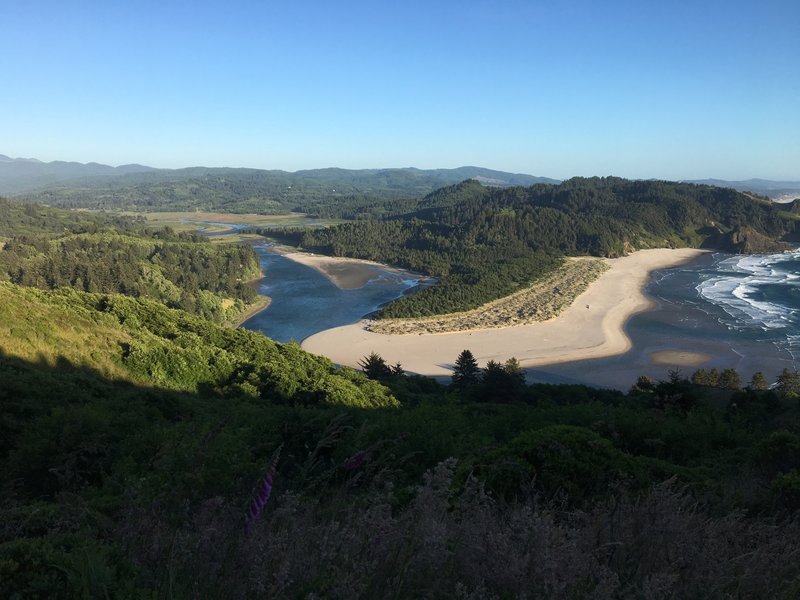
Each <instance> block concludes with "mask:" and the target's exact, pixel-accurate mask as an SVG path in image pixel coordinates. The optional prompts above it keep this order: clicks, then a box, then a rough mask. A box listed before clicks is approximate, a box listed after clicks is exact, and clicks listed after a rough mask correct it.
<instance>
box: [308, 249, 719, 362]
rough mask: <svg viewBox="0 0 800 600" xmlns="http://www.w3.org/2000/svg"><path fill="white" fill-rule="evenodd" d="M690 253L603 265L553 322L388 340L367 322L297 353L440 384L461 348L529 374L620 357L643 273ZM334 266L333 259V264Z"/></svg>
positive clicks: (653, 253)
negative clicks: (398, 369)
mask: <svg viewBox="0 0 800 600" xmlns="http://www.w3.org/2000/svg"><path fill="white" fill-rule="evenodd" d="M703 252H704V251H702V250H695V249H692V248H681V249H656V250H640V251H638V252H635V253H633V254H631V255H629V256H626V257H623V258H615V259H603V262H605V263H606V264H607V265H608V266H609V269H608V270H607V271H605V272H604V273H603V274H602V275H600V277H598V278H597V279H596V280H595V281H593V282H592V283H590V284H589V285H588V287H587V289H586V290H585V291H584V292H583V293H581V294H580V295H579V296H577V298H575V300H574V302H573V303H572V304H571V305H570V306H569V307H568V308H566V309H565V310H563V311H562V312H561V314H560V315H559V316H557V317H555V318H552V319H550V320H547V321H543V322H539V323H533V324H526V325H516V326H509V327H502V328H492V329H475V330H471V331H458V332H454V333H416V334H412V333H409V334H405V335H391V334H385V333H375V332H372V331H368V330H367V327H368V326H369V325H370V322H369V321H361V322H360V323H356V324H353V325H345V326H343V327H336V328H334V329H329V330H326V331H322V332H320V333H317V334H315V335H313V336H311V337H309V338H307V339H306V340H305V341H304V342H303V348H305V349H306V350H308V351H310V352H314V353H315V354H321V355H323V356H327V357H328V358H330V359H331V360H333V361H334V362H336V363H339V364H343V365H349V366H353V367H357V365H358V361H359V360H360V359H361V358H363V357H364V356H365V355H367V354H369V353H370V352H377V353H378V354H380V355H381V356H382V357H383V358H384V359H386V361H387V362H389V363H392V364H394V363H397V362H399V363H401V364H402V365H403V367H404V368H405V369H406V370H407V371H409V372H413V373H419V374H422V375H430V376H447V375H449V374H450V373H451V369H452V363H453V361H454V360H455V358H456V357H457V356H458V354H459V353H460V352H461V351H462V350H463V349H465V348H468V349H469V350H471V351H472V353H473V354H474V355H475V358H476V359H477V360H478V362H479V363H480V364H481V365H484V364H486V362H487V361H489V360H495V361H505V360H507V359H508V358H510V357H512V356H513V357H516V358H517V359H518V360H519V361H520V363H521V364H522V366H523V367H535V366H541V365H546V364H555V363H562V362H570V361H575V360H583V359H589V358H600V357H605V356H612V355H615V354H622V353H624V352H626V351H627V350H628V349H630V346H631V343H630V340H629V339H628V337H627V336H626V335H625V332H624V329H623V327H624V325H625V322H626V321H627V320H628V319H629V318H630V317H631V315H633V314H635V313H637V312H640V311H643V310H646V309H647V308H649V307H651V306H652V301H651V300H650V299H648V298H647V297H646V296H645V295H644V293H643V288H644V286H645V285H646V284H647V282H648V280H649V278H650V273H651V272H653V271H656V270H659V269H666V268H669V267H676V266H679V265H681V264H685V263H687V262H690V261H692V260H694V259H696V258H697V257H699V256H700V255H702V254H703ZM333 260H338V259H333Z"/></svg>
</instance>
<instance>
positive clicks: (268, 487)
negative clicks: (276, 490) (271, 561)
mask: <svg viewBox="0 0 800 600" xmlns="http://www.w3.org/2000/svg"><path fill="white" fill-rule="evenodd" d="M282 448H283V444H281V445H280V446H278V449H277V450H275V452H274V453H273V455H272V458H271V459H270V461H269V466H268V467H267V471H266V473H265V474H264V478H263V479H262V480H261V482H260V484H259V485H258V487H257V488H256V491H255V493H254V494H253V499H252V500H251V501H250V508H249V509H248V511H247V514H246V515H245V517H244V532H245V533H250V530H251V529H252V527H253V524H254V523H255V522H256V520H257V519H258V517H259V515H261V511H263V510H264V507H265V506H266V505H267V501H268V500H269V496H270V494H271V493H272V479H273V478H274V477H275V470H276V468H277V466H278V458H279V457H280V455H281V449H282Z"/></svg>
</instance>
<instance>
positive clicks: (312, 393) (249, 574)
mask: <svg viewBox="0 0 800 600" xmlns="http://www.w3.org/2000/svg"><path fill="white" fill-rule="evenodd" d="M0 311H2V314H0V348H2V355H1V356H0V381H2V382H3V385H2V387H0V401H2V406H3V410H2V422H0V433H1V435H0V440H2V442H0V473H2V475H3V478H2V481H3V484H2V485H3V487H2V502H0V513H2V514H0V524H1V525H0V584H1V585H2V588H3V589H4V590H5V591H6V592H7V595H8V596H9V597H25V598H28V597H33V598H36V597H42V598H43V597H48V598H59V597H64V598H74V597H87V596H88V597H96V596H106V595H107V596H117V597H148V598H149V597H154V596H155V597H196V596H197V595H202V596H208V597H221V598H225V597H229V598H235V597H263V596H265V595H266V596H269V597H308V596H314V595H316V596H326V597H332V598H358V597H361V598H372V597H382V596H386V595H392V596H394V597H401V598H412V597H420V596H423V595H427V596H430V597H453V596H459V595H460V596H461V597H506V596H512V597H513V596H518V595H519V594H525V593H527V594H536V595H543V596H548V597H553V598H597V597H617V598H627V597H631V596H642V595H648V597H653V598H668V597H675V596H680V597H692V596H703V597H710V598H714V597H718V598H723V597H737V596H738V597H741V596H748V597H772V598H792V597H794V596H796V594H797V591H798V584H799V583H800V567H798V563H797V562H796V561H794V560H792V558H793V556H794V552H795V549H796V536H797V535H798V533H800V530H799V529H798V525H799V523H798V522H797V520H796V517H795V513H794V511H795V510H796V508H798V507H800V486H798V481H800V450H798V449H800V420H798V416H799V415H798V398H797V391H798V389H800V387H799V388H797V389H796V388H795V387H790V386H791V385H795V384H796V383H797V380H796V379H791V378H789V379H786V382H787V384H786V385H783V386H782V387H780V388H778V389H777V390H764V389H762V388H763V387H764V385H763V384H762V382H761V381H760V380H758V379H757V378H754V382H757V383H754V384H753V385H751V387H749V388H748V389H745V390H741V389H738V390H737V389H733V387H734V384H736V380H735V378H732V377H731V376H730V374H727V375H726V376H725V377H721V376H720V375H719V374H717V375H716V376H715V375H714V374H713V373H700V374H698V375H697V377H696V379H697V383H692V382H690V381H688V380H687V379H684V378H683V377H680V376H679V375H678V374H673V376H672V377H671V378H670V379H667V380H666V381H664V382H660V383H659V382H650V381H647V380H644V379H643V380H641V381H639V382H638V383H637V385H636V386H635V387H634V389H633V390H632V391H631V392H630V393H629V394H623V393H620V392H616V391H610V390H598V389H592V388H588V387H584V386H553V385H531V386H528V385H525V383H524V380H523V379H522V378H520V376H519V371H518V367H517V366H516V365H515V364H514V363H513V361H510V362H509V363H508V364H506V365H496V364H493V365H488V366H487V368H486V369H485V370H480V369H477V368H476V367H475V368H470V364H469V361H468V360H466V358H468V357H466V358H465V357H459V360H458V361H455V358H456V357H443V360H445V361H447V360H453V361H455V363H454V364H457V365H458V367H457V369H456V370H457V372H458V373H459V374H460V376H459V377H457V378H455V379H454V384H453V385H452V386H445V385H442V384H439V383H436V382H435V381H432V380H428V379H424V378H418V377H411V376H406V375H405V374H403V371H402V367H401V366H396V367H395V368H391V369H386V370H378V371H377V372H375V371H373V370H370V373H371V374H373V375H375V376H376V377H377V378H378V381H374V380H368V379H367V378H366V377H365V376H364V375H362V374H358V373H355V372H354V371H352V370H348V369H336V368H335V367H334V366H333V365H331V364H330V362H329V361H327V360H325V359H322V358H318V357H313V356H311V355H308V354H306V353H305V352H303V351H302V350H300V349H299V348H298V347H297V346H294V345H279V344H275V343H273V342H270V341H269V340H267V339H266V338H264V337H263V336H260V335H259V334H256V333H253V332H248V331H243V330H232V329H228V328H222V327H219V326H216V325H214V324H212V323H210V322H208V321H203V320H201V319H199V318H198V317H195V316H191V315H189V314H187V313H185V312H182V311H178V310H171V309H168V308H165V307H164V306H163V305H161V304H158V303H156V302H153V301H148V300H144V299H135V298H128V297H124V296H119V295H104V294H88V293H84V292H77V291H74V290H60V291H55V292H49V291H48V292H46V291H40V290H35V289H28V288H21V287H18V286H14V285H11V284H8V283H5V284H2V285H0ZM378 358H379V357H378ZM376 362H377V359H374V358H373V360H372V362H371V363H370V362H369V361H367V363H365V364H368V365H370V364H371V365H373V366H374V364H376ZM721 381H724V382H726V383H725V386H726V388H727V389H723V388H722V387H720V386H721V385H722V384H721V383H720V382H721ZM738 385H739V384H736V386H738ZM248 506H250V509H249V510H248ZM245 515H248V516H247V517H245Z"/></svg>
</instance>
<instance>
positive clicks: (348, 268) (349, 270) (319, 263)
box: [281, 252, 422, 290]
mask: <svg viewBox="0 0 800 600" xmlns="http://www.w3.org/2000/svg"><path fill="white" fill-rule="evenodd" d="M281 254H283V256H285V257H286V258H288V259H289V260H293V261H295V262H297V263H300V264H302V265H306V266H307V267H311V268H312V269H316V270H317V271H319V272H320V273H322V274H323V275H325V277H327V278H328V279H330V280H331V282H332V283H333V284H334V285H335V286H336V287H338V288H340V289H343V290H352V289H357V288H360V287H363V286H364V285H366V284H367V282H368V281H371V280H373V279H377V278H378V277H380V276H381V275H382V274H383V273H386V272H387V271H389V272H393V273H401V274H407V275H408V278H409V279H420V278H421V277H422V276H421V275H419V274H417V273H411V272H410V271H405V270H403V269H398V268H396V267H388V266H386V265H382V264H380V263H376V262H373V261H370V260H361V259H358V258H341V257H333V256H323V255H320V254H312V253H310V252H281Z"/></svg>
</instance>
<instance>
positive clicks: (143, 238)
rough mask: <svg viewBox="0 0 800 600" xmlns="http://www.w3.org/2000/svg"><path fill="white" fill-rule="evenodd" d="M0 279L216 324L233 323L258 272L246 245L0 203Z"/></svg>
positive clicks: (141, 224)
mask: <svg viewBox="0 0 800 600" xmlns="http://www.w3.org/2000/svg"><path fill="white" fill-rule="evenodd" d="M0 239H2V240H4V241H3V245H2V248H0V280H8V281H11V282H13V283H17V284H19V285H24V286H33V287H38V288H41V289H56V288H59V287H72V288H75V289H78V290H83V291H88V292H106V293H114V292H116V293H123V294H128V295H131V296H142V297H149V298H153V299H156V300H159V301H161V302H163V303H164V304H166V305H168V306H172V307H180V308H183V309H184V310H187V311H189V312H192V313H195V314H199V315H203V316H205V317H206V318H209V319H212V320H215V321H218V322H219V321H224V320H229V319H235V318H236V316H237V315H239V314H241V313H242V312H243V311H244V310H245V309H246V308H247V306H248V305H250V304H252V303H253V302H254V301H255V300H256V298H257V294H256V292H255V290H253V289H252V288H251V287H250V286H249V285H247V282H248V281H249V280H251V279H254V278H256V277H258V276H259V274H260V271H261V269H260V265H259V262H258V257H257V255H256V253H255V252H254V251H253V249H252V248H251V247H249V246H245V245H236V244H224V245H214V244H211V243H209V242H208V241H207V240H206V239H204V238H202V237H200V236H198V235H195V234H189V233H180V234H178V233H175V232H173V231H171V230H170V229H168V228H161V229H151V228H149V227H147V226H146V224H145V223H144V222H143V221H141V220H137V219H132V218H114V217H106V216H103V215H98V214H90V213H84V212H80V213H78V212H73V211H64V210H58V209H52V208H47V207H41V206H36V205H23V204H19V203H13V202H8V201H5V200H2V199H0Z"/></svg>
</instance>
